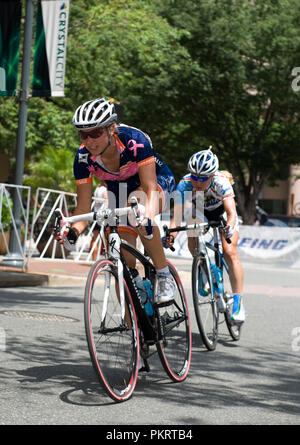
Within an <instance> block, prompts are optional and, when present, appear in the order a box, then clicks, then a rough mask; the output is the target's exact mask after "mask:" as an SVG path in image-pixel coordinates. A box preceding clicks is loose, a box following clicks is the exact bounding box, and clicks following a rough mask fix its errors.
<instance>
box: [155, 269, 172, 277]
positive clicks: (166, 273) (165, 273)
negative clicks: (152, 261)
mask: <svg viewBox="0 0 300 445" xmlns="http://www.w3.org/2000/svg"><path fill="white" fill-rule="evenodd" d="M156 272H157V275H163V276H165V277H168V276H169V275H170V274H171V273H170V270H169V268H168V266H166V267H164V268H163V269H156Z"/></svg>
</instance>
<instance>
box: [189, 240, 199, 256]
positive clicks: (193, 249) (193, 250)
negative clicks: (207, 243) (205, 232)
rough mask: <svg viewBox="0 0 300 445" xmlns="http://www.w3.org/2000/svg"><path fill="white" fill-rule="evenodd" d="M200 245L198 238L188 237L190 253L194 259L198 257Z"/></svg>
mask: <svg viewBox="0 0 300 445" xmlns="http://www.w3.org/2000/svg"><path fill="white" fill-rule="evenodd" d="M198 245H199V238H198V237H195V236H188V248H189V251H190V253H191V255H192V257H194V256H195V255H196V251H197V248H198Z"/></svg>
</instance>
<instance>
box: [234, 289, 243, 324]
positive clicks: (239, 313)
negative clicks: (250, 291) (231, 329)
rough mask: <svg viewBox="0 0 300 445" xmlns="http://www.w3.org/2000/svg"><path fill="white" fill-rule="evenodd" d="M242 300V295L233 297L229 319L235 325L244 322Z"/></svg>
mask: <svg viewBox="0 0 300 445" xmlns="http://www.w3.org/2000/svg"><path fill="white" fill-rule="evenodd" d="M242 300H243V297H242V295H239V294H234V295H233V305H232V314H231V317H230V318H231V321H232V322H233V323H236V324H241V323H244V321H245V320H246V312H245V308H244V305H243V301H242Z"/></svg>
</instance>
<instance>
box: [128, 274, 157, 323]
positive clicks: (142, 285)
mask: <svg viewBox="0 0 300 445" xmlns="http://www.w3.org/2000/svg"><path fill="white" fill-rule="evenodd" d="M131 273H132V275H133V279H134V282H135V284H136V287H137V288H138V292H139V295H140V299H141V303H142V305H143V306H144V309H145V311H146V314H147V315H149V316H150V317H151V316H152V315H153V307H152V304H151V297H152V290H151V283H150V281H149V280H146V279H144V280H143V279H142V278H141V276H140V275H139V273H138V271H137V270H136V269H131ZM148 283H149V284H148ZM148 289H149V291H148ZM148 292H149V294H148ZM150 292H151V295H150Z"/></svg>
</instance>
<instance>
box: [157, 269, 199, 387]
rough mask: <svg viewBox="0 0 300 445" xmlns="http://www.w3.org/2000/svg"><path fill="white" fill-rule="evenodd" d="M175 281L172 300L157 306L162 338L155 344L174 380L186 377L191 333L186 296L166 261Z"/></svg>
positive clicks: (164, 365) (181, 379) (174, 270)
mask: <svg viewBox="0 0 300 445" xmlns="http://www.w3.org/2000/svg"><path fill="white" fill-rule="evenodd" d="M168 266H169V269H170V272H171V274H172V276H173V279H174V281H175V284H176V287H175V292H174V302H173V303H172V304H171V305H169V306H165V307H160V306H158V308H157V310H158V311H159V315H160V320H161V322H162V327H163V331H164V338H163V339H162V340H161V341H159V342H158V343H157V344H156V347H157V351H158V354H159V357H160V360H161V363H162V365H163V367H164V369H165V371H166V373H167V374H168V376H169V377H170V378H171V379H172V380H173V381H174V382H182V381H183V380H185V379H186V377H187V375H188V372H189V368H190V364H191V352H192V334H191V324H190V317H189V311H188V305H187V301H186V296H185V293H184V290H183V286H182V283H181V281H180V278H179V276H178V273H177V271H176V269H175V268H174V266H173V265H172V264H171V263H168Z"/></svg>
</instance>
